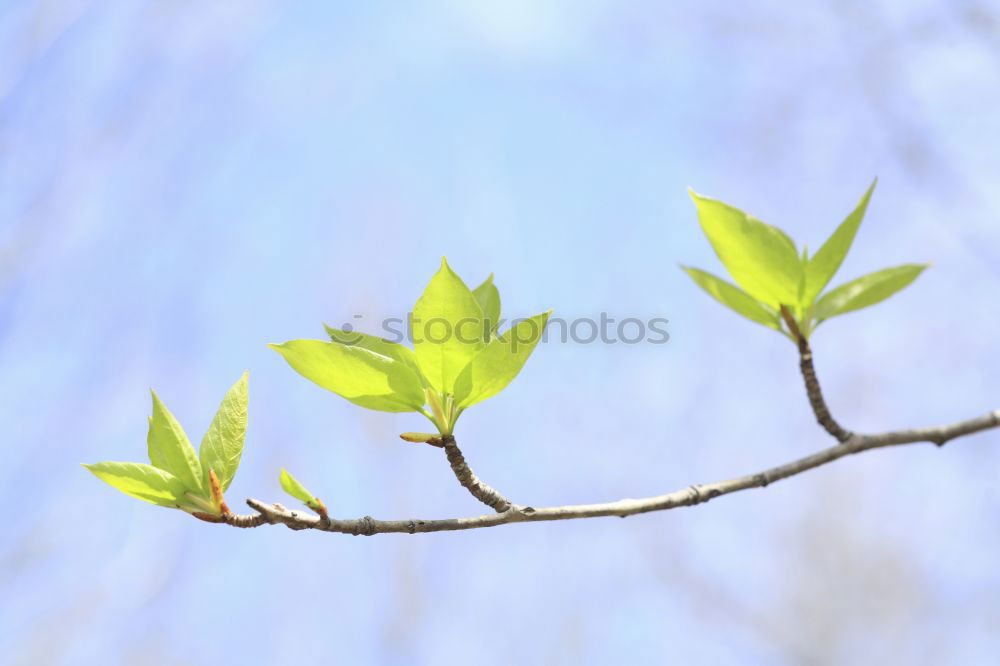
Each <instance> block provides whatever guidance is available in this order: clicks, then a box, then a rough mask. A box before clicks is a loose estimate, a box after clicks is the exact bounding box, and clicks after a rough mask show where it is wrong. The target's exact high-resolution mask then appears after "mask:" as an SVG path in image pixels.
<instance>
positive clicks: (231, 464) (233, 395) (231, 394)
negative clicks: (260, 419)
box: [200, 372, 248, 490]
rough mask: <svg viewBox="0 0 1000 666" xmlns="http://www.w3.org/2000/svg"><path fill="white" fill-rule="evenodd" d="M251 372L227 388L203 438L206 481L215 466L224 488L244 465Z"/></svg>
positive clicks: (224, 488) (201, 454)
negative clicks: (241, 465)
mask: <svg viewBox="0 0 1000 666" xmlns="http://www.w3.org/2000/svg"><path fill="white" fill-rule="evenodd" d="M247 401H248V396H247V373H246V372H244V373H243V376H242V377H240V379H239V381H237V382H236V383H235V384H233V387H232V388H231V389H229V391H227V392H226V396H225V397H224V398H223V399H222V404H221V405H219V411H217V412H216V413H215V418H214V419H212V425H210V426H208V432H206V433H205V436H204V437H203V438H202V439H201V450H200V459H201V468H202V470H204V473H205V475H206V477H205V485H206V487H207V486H208V477H207V475H208V470H210V469H211V470H214V471H215V474H216V476H218V477H219V483H220V484H221V485H222V490H226V489H227V488H229V484H230V483H232V482H233V476H235V475H236V469H237V468H238V467H239V466H240V456H241V455H242V454H243V439H244V437H245V436H246V434H247Z"/></svg>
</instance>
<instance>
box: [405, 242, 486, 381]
mask: <svg viewBox="0 0 1000 666" xmlns="http://www.w3.org/2000/svg"><path fill="white" fill-rule="evenodd" d="M410 330H411V331H412V333H413V351H414V352H415V353H416V355H417V363H418V364H419V365H420V369H421V370H422V371H423V373H424V376H425V377H427V380H428V381H429V382H430V384H431V386H432V387H434V388H435V389H437V391H438V392H440V393H445V394H447V393H452V391H453V389H454V386H455V379H456V378H457V377H458V373H460V372H461V371H462V368H464V367H465V366H466V365H468V364H469V361H471V360H472V358H473V357H474V356H475V355H476V354H478V353H479V352H481V351H482V350H483V347H484V346H485V339H484V338H485V336H484V334H483V309H482V308H481V307H480V306H479V301H478V300H476V297H475V295H474V294H473V293H472V291H471V290H470V289H469V288H468V287H467V286H465V283H464V282H462V278H460V277H458V276H457V275H455V273H454V271H452V270H451V267H450V266H448V262H447V261H446V260H445V259H442V260H441V268H440V269H439V270H438V272H437V273H435V274H434V277H432V278H431V281H430V284H428V285H427V288H426V289H424V293H423V294H422V295H421V296H420V298H419V299H418V300H417V304H416V305H415V306H413V313H412V315H411V316H410Z"/></svg>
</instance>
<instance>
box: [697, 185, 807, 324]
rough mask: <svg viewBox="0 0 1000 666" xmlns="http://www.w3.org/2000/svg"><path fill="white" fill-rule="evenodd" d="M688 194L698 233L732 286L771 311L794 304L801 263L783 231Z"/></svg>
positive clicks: (736, 209)
mask: <svg viewBox="0 0 1000 666" xmlns="http://www.w3.org/2000/svg"><path fill="white" fill-rule="evenodd" d="M690 194H691V198H692V199H694V202H695V205H696V206H697V207H698V219H699V221H700V223H701V228H702V230H703V231H704V232H705V235H706V236H708V240H709V242H711V244H712V247H713V248H714V249H715V253H716V254H717V255H719V259H721V260H722V263H723V264H724V265H725V267H726V269H727V270H728V271H729V274H730V275H732V276H733V279H734V280H736V283H737V284H739V285H740V286H741V287H742V288H743V290H744V291H746V292H747V293H748V294H749V295H750V296H752V297H753V298H755V299H757V300H758V301H762V302H764V303H767V304H768V305H770V306H771V307H773V308H775V309H777V308H778V307H779V306H780V305H781V304H782V303H785V304H794V303H797V302H798V291H799V283H800V282H801V279H802V262H801V261H800V259H799V253H798V252H797V251H796V249H795V244H794V243H793V242H792V240H791V239H790V238H789V237H788V236H787V235H786V234H785V232H783V231H781V230H780V229H778V228H777V227H772V226H771V225H769V224H765V223H763V222H761V221H760V220H758V219H756V218H754V217H752V216H750V215H747V214H746V213H744V212H743V211H741V210H739V209H738V208H734V207H732V206H730V205H728V204H725V203H723V202H721V201H716V200H715V199H709V198H707V197H702V196H700V195H698V194H696V193H695V192H694V191H690Z"/></svg>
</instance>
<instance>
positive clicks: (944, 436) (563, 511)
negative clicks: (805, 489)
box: [227, 409, 1000, 536]
mask: <svg viewBox="0 0 1000 666" xmlns="http://www.w3.org/2000/svg"><path fill="white" fill-rule="evenodd" d="M998 426H1000V409H998V410H995V411H992V412H989V413H988V414H985V415H983V416H980V417H977V418H973V419H969V420H966V421H959V422H957V423H952V424H949V425H942V426H934V427H929V428H914V429H909V430H897V431H892V432H886V433H881V434H875V435H858V434H855V435H852V436H851V437H850V439H848V440H847V441H846V442H844V443H842V444H837V445H835V446H831V447H829V448H827V449H823V450H822V451H818V452H816V453H813V454H810V455H808V456H805V457H802V458H799V459H797V460H793V461H792V462H789V463H785V464H783V465H778V466H777V467H772V468H770V469H767V470H764V471H763V472H759V473H757V474H751V475H748V476H741V477H736V478H733V479H728V480H725V481H716V482H714V483H705V484H695V485H691V486H688V487H686V488H682V489H680V490H675V491H674V492H671V493H667V494H665V495H656V496H654V497H646V498H642V499H623V500H618V501H616V502H606V503H603V504H576V505H569V506H556V507H545V508H533V507H529V506H518V505H511V506H510V507H509V508H508V509H507V510H505V511H503V512H502V513H493V514H486V515H481V516H469V517H465V518H446V519H437V520H419V519H410V520H376V519H374V518H372V517H371V516H365V517H364V518H359V519H356V520H337V519H333V518H331V519H330V520H329V521H328V522H325V523H324V522H323V521H321V519H320V518H318V517H315V516H311V515H306V514H302V513H299V512H296V511H290V510H288V509H286V508H285V507H283V506H281V505H280V504H267V503H265V502H261V501H260V500H256V499H248V500H247V504H248V505H250V507H251V508H252V509H254V510H255V511H257V512H258V515H257V516H253V515H251V516H233V517H232V518H230V519H229V521H227V522H229V523H230V524H235V522H236V521H241V522H242V521H247V522H255V523H256V524H255V525H249V524H246V525H239V526H241V527H242V526H246V527H250V526H256V525H262V524H264V523H269V524H278V523H280V524H283V525H286V526H287V527H289V528H290V529H294V530H303V529H317V530H322V531H325V532H339V533H342V534H353V535H366V536H370V535H373V534H389V533H404V534H416V533H423V532H444V531H454V530H471V529H480V528H485V527H497V526H499V525H507V524H510V523H533V522H542V521H550V520H573V519H577V518H596V517H600V516H618V517H621V518H625V517H627V516H633V515H636V514H640V513H649V512H652V511H665V510H668V509H676V508H678V507H682V506H694V505H696V504H701V503H703V502H707V501H709V500H711V499H714V498H716V497H720V496H722V495H728V494H730V493H735V492H738V491H741V490H749V489H751V488H765V487H767V486H768V485H770V484H772V483H775V482H776V481H781V480H782V479H787V478H789V477H792V476H795V475H797V474H801V473H803V472H806V471H808V470H811V469H815V468H816V467H820V466H822V465H826V464H828V463H831V462H833V461H835V460H839V459H840V458H843V457H845V456H848V455H853V454H855V453H861V452H863V451H870V450H872V449H878V448H883V447H888V446H900V445H905V444H916V443H919V442H933V443H934V444H937V445H938V446H942V445H943V444H944V443H945V442H948V441H950V440H952V439H956V438H958V437H964V436H966V435H971V434H973V433H977V432H982V431H984V430H989V429H991V428H996V427H998Z"/></svg>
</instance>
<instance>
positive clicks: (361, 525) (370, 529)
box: [351, 516, 376, 536]
mask: <svg viewBox="0 0 1000 666" xmlns="http://www.w3.org/2000/svg"><path fill="white" fill-rule="evenodd" d="M375 533H376V530H375V519H374V518H372V517H371V516H365V517H363V518H360V519H358V521H357V524H356V525H355V526H354V529H353V530H352V531H351V534H353V535H354V536H372V535H374V534H375Z"/></svg>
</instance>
